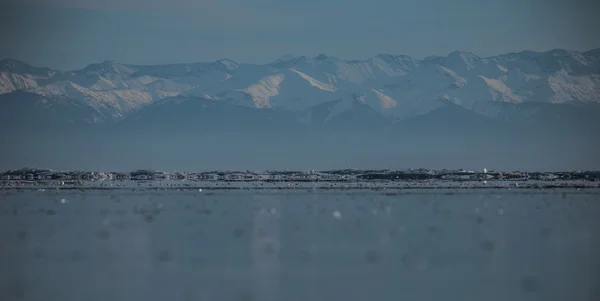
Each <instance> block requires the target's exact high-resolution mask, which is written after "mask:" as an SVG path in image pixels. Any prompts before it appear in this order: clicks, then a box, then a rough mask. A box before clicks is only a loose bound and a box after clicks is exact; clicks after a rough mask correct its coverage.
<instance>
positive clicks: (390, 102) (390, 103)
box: [371, 89, 398, 109]
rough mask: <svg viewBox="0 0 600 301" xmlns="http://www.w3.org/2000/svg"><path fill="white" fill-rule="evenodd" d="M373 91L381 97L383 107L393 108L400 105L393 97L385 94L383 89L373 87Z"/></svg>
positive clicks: (380, 103)
mask: <svg viewBox="0 0 600 301" xmlns="http://www.w3.org/2000/svg"><path fill="white" fill-rule="evenodd" d="M371 91H373V93H375V95H376V96H377V98H378V99H379V105H380V106H381V108H383V109H391V108H394V107H395V106H397V105H398V103H397V102H396V101H395V100H394V99H393V98H391V97H389V96H387V95H385V94H383V92H382V91H378V90H375V89H371Z"/></svg>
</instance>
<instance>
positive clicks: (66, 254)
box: [0, 189, 600, 301]
mask: <svg viewBox="0 0 600 301" xmlns="http://www.w3.org/2000/svg"><path fill="white" fill-rule="evenodd" d="M599 196H600V190H599V189H581V190H576V189H556V190H536V189H514V190H510V191H509V190H495V189H489V190H488V189H477V190H441V189H432V190H414V191H402V190H388V191H385V190H383V191H376V190H355V191H353V190H321V191H311V190H262V191H256V190H255V191H249V190H214V191H212V190H204V191H151V190H143V189H142V190H136V191H132V190H124V189H123V190H96V189H87V190H82V191H78V190H70V191H64V190H44V191H35V190H21V191H17V190H5V191H1V192H0V300H5V301H10V300H32V301H33V300H61V301H70V300H73V301H75V300H78V301H79V300H82V301H95V300H98V301H100V300H103V301H104V300H111V301H120V300H145V301H153V300H202V301H204V300H207V301H208V300H211V301H212V300H217V301H219V300H232V301H242V300H243V301H249V300H259V301H288V300H289V301H295V300H345V301H359V300H360V301H362V300H372V301H376V300H394V301H395V300H414V301H420V300H458V301H467V300H477V301H480V300H486V301H493V300H498V301H506V300H510V301H517V300H544V301H551V300H561V301H562V300H570V301H578V300H582V301H584V300H586V301H587V300H590V301H596V300H600V219H599V217H600V198H599Z"/></svg>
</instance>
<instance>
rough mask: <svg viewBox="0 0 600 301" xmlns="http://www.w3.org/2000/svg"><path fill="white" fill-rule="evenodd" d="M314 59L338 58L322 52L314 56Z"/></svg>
mask: <svg viewBox="0 0 600 301" xmlns="http://www.w3.org/2000/svg"><path fill="white" fill-rule="evenodd" d="M313 60H315V61H327V60H336V58H335V57H332V56H327V55H325V54H323V53H320V54H319V55H317V56H315V57H314V58H313Z"/></svg>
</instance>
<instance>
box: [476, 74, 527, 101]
mask: <svg viewBox="0 0 600 301" xmlns="http://www.w3.org/2000/svg"><path fill="white" fill-rule="evenodd" d="M479 77H480V78H481V79H482V80H483V81H485V83H486V84H487V85H488V87H490V94H491V95H492V98H493V100H494V101H503V102H512V103H520V102H522V101H523V99H521V97H519V96H517V95H514V94H513V91H512V90H511V89H510V88H509V87H507V86H506V85H505V84H504V83H503V82H502V81H500V80H497V79H493V78H487V77H485V76H483V75H480V76H479Z"/></svg>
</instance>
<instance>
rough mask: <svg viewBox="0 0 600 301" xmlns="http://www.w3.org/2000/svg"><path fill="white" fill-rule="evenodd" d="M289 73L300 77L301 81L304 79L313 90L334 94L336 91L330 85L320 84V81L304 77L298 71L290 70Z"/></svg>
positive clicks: (304, 75)
mask: <svg viewBox="0 0 600 301" xmlns="http://www.w3.org/2000/svg"><path fill="white" fill-rule="evenodd" d="M290 71H292V72H294V73H296V74H298V75H300V77H302V78H303V79H305V80H306V81H308V82H309V83H310V84H311V85H312V86H313V87H315V88H319V89H321V90H324V91H329V92H335V91H336V88H335V87H333V86H331V85H328V84H325V83H322V82H320V81H318V80H316V79H314V78H312V77H310V76H308V75H306V74H304V73H302V72H300V71H298V70H295V69H290Z"/></svg>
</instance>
